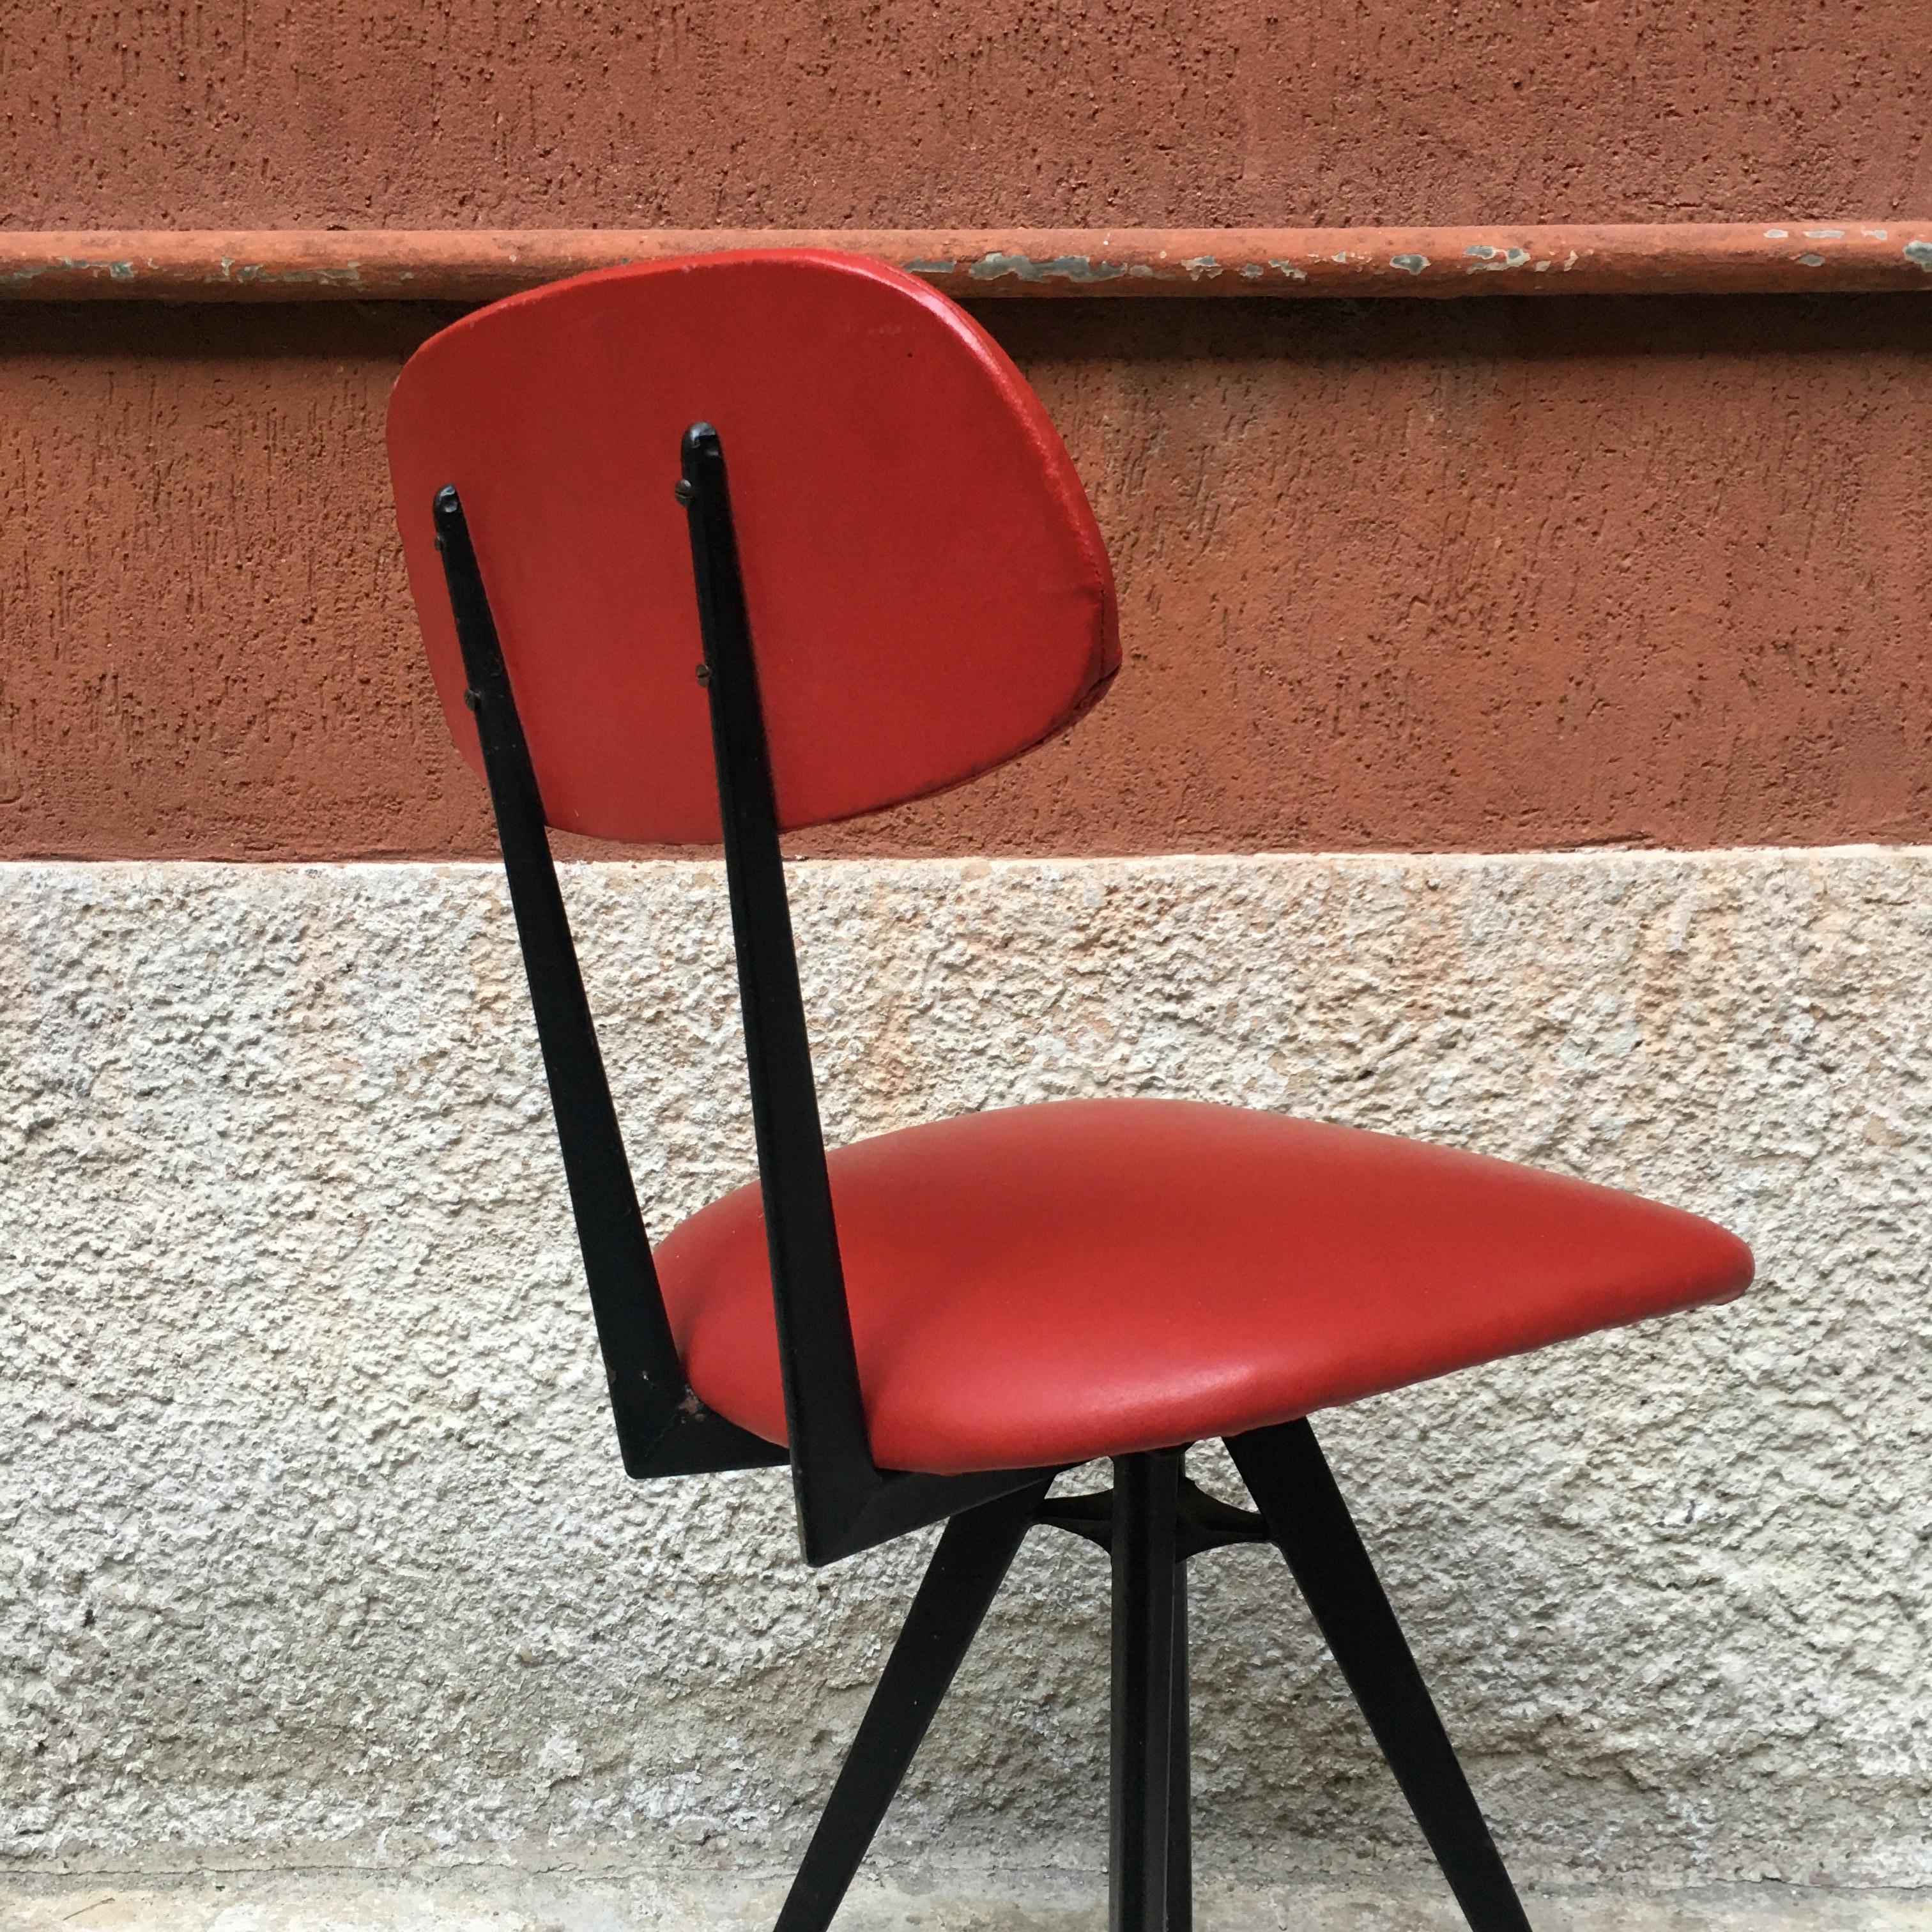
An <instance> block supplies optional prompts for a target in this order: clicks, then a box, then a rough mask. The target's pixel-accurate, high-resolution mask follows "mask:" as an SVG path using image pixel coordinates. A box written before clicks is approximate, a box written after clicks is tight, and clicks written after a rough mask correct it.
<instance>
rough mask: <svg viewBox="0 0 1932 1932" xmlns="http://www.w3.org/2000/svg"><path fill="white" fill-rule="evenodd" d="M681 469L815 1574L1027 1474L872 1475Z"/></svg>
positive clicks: (794, 1008) (778, 913) (819, 1142)
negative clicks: (817, 1568)
mask: <svg viewBox="0 0 1932 1932" xmlns="http://www.w3.org/2000/svg"><path fill="white" fill-rule="evenodd" d="M682 454H683V475H682V481H680V482H679V485H678V491H677V493H678V496H679V499H680V500H681V501H682V502H683V504H684V505H685V512H686V514H687V516H688V518H689V520H690V525H691V567H692V570H693V573H694V578H695V582H696V586H697V613H698V621H699V623H700V627H701V628H702V630H703V639H704V665H703V676H704V679H705V682H706V686H707V688H708V690H709V696H710V700H711V736H712V751H713V753H714V755H715V759H716V763H717V768H718V813H719V817H720V820H721V824H722V827H723V831H724V863H725V870H726V873H727V877H728V879H729V882H730V898H731V929H732V937H733V941H734V943H735V945H736V952H737V959H738V986H739V997H740V1000H741V1002H742V1008H743V1016H744V1026H745V1058H746V1061H747V1064H748V1070H749V1073H750V1076H751V1117H752V1124H753V1127H754V1131H755V1133H756V1135H757V1148H758V1174H759V1179H760V1185H761V1187H762V1189H763V1196H764V1208H765V1235H766V1243H767V1244H768V1247H769V1254H770V1259H771V1271H772V1301H773V1307H774V1310H775V1319H776V1322H777V1326H778V1358H779V1361H780V1363H781V1367H782V1372H783V1375H784V1401H785V1424H786V1428H787V1432H788V1433H789V1436H790V1442H791V1448H792V1481H793V1486H794V1488H795V1490H796V1495H797V1499H798V1511H799V1531H800V1534H801V1537H802V1541H803V1542H804V1545H805V1559H806V1560H807V1562H812V1563H825V1562H830V1561H832V1559H834V1558H835V1557H838V1556H846V1555H848V1554H850V1553H851V1552H853V1550H862V1549H864V1548H865V1547H867V1546H868V1544H873V1543H876V1542H880V1541H883V1539H884V1538H886V1537H889V1536H894V1535H898V1534H900V1533H901V1532H903V1531H904V1530H907V1529H916V1528H917V1527H918V1526H919V1525H920V1524H922V1523H931V1522H934V1521H936V1520H938V1518H939V1517H942V1516H947V1515H950V1514H953V1513H954V1512H955V1511H958V1510H960V1509H964V1508H968V1507H969V1506H971V1505H973V1504H974V1503H977V1502H983V1501H985V1500H986V1499H988V1498H989V1497H991V1496H998V1495H1001V1494H1004V1493H1006V1492H1007V1491H1008V1490H1014V1489H1017V1488H1019V1487H1021V1486H1022V1484H1027V1483H1031V1482H1035V1481H1038V1480H1039V1479H1040V1475H1041V1473H1042V1472H1040V1471H1038V1470H1014V1471H1002V1472H995V1473H992V1474H989V1475H978V1476H971V1477H952V1478H943V1477H933V1476H915V1475H900V1474H895V1473H892V1472H881V1471H880V1469H878V1468H877V1466H876V1465H875V1464H874V1462H873V1460H872V1454H871V1445H870V1443H869V1441H868V1437H867V1433H866V1428H865V1406H864V1403H863V1400H862V1396H861V1394H860V1390H859V1365H858V1358H857V1355H856V1351H855V1349H854V1348H853V1340H852V1322H851V1316H850V1310H849V1308H848V1306H847V1301H846V1295H845V1283H844V1272H843V1270H842V1268H841V1265H840V1262H839V1257H838V1227H837V1224H836V1223H835V1220H834V1219H833V1215H832V1187H831V1182H830V1179H829V1176H828V1175H827V1173H826V1164H825V1142H824V1136H823V1130H822V1128H821V1127H820V1121H819V1115H818V1095H817V1088H816V1086H815V1085H814V1081H813V1078H812V1070H811V1043H810V1040H809V1038H808V1034H807V1033H806V1030H805V1007H804V1002H803V1001H802V999H801V998H800V996H799V983H798V960H797V954H796V949H795V947H794V946H793V940H792V930H791V913H790V907H789V906H788V904H787V900H786V897H785V882H784V863H783V861H782V859H781V856H780V853H779V849H778V808H777V804H776V801H775V797H774V796H773V791H772V772H771V761H770V757H769V751H768V749H767V747H766V739H765V726H764V715H763V709H762V706H761V705H760V699H759V694H758V682H757V666H756V663H755V661H754V657H753V655H752V649H751V623H750V619H749V617H748V615H747V613H746V611H745V593H744V585H743V580H742V577H741V575H740V574H739V562H738V548H737V538H736V531H735V530H734V529H733V523H732V519H731V502H730V489H729V485H728V483H727V478H726V475H725V469H724V449H723V446H722V444H721V442H720V440H719V438H718V432H717V431H716V430H715V429H714V428H712V426H711V425H709V423H694V424H693V425H692V426H691V428H690V429H689V430H688V431H686V432H685V437H684V445H683V452H682Z"/></svg>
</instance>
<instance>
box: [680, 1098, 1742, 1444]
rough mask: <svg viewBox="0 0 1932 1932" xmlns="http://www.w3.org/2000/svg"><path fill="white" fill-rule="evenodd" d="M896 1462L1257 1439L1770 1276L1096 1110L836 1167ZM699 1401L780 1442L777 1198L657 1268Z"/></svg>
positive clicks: (1344, 1157) (1396, 1168)
mask: <svg viewBox="0 0 1932 1932" xmlns="http://www.w3.org/2000/svg"><path fill="white" fill-rule="evenodd" d="M831 1168H832V1199H833V1202H834V1203H835V1206H836V1208H837V1210H838V1241H839V1247H840V1250H841V1254H842V1256H843V1258H844V1265H845V1286H846V1292H847V1295H848V1297H849V1298H850V1303H851V1308H852V1321H853V1332H854V1339H855V1340H856V1343H857V1345H858V1350H859V1370H860V1379H861V1381H862V1384H863V1386H864V1389H865V1413H866V1420H867V1422H868V1425H869V1427H870V1431H871V1439H872V1446H873V1452H874V1454H875V1455H876V1456H877V1458H878V1459H879V1460H880V1463H882V1464H883V1465H884V1466H886V1467H889V1468H896V1469H924V1470H932V1471H937V1472H953V1471H956V1470H965V1469H1012V1468H1024V1467H1028V1466H1035V1465H1052V1464H1055V1463H1080V1462H1085V1461H1086V1460H1088V1459H1089V1458H1091V1457H1098V1456H1103V1455H1118V1454H1122V1453H1124V1452H1127V1451H1133V1450H1139V1449H1148V1448H1157V1447H1160V1446H1162V1445H1166V1444H1169V1443H1176V1442H1195V1441H1198V1440H1200V1439H1203V1438H1205V1437H1208V1436H1232V1435H1235V1434H1237V1433H1239V1432H1241V1430H1248V1429H1253V1428H1256V1427H1260V1426H1261V1425H1262V1424H1267V1423H1271V1422H1281V1421H1286V1420H1288V1419H1289V1418H1292V1417H1295V1416H1299V1415H1307V1414H1309V1413H1310V1412H1312V1411H1313V1410H1316V1409H1325V1408H1329V1407H1332V1406H1334V1405H1335V1404H1337V1403H1346V1402H1350V1401H1353V1400H1355V1399H1356V1398H1357V1397H1361V1396H1366V1395H1373V1394H1376V1393H1378V1392H1379V1391H1382V1390H1385V1389H1391V1388H1400V1387H1401V1386H1402V1385H1404V1384H1405V1383H1409V1382H1420V1381H1422V1380H1423V1379H1425V1378H1426V1377H1428V1376H1439V1375H1442V1374H1445V1373H1447V1372H1448V1370H1451V1369H1460V1368H1466V1367H1469V1366H1470V1365H1471V1364H1474V1363H1477V1362H1484V1361H1491V1360H1493V1358H1496V1357H1497V1356H1499V1355H1516V1354H1518V1353H1520V1352H1522V1351H1523V1350H1524V1349H1535V1348H1538V1347H1541V1346H1542V1345H1543V1344H1544V1343H1547V1342H1556V1341H1562V1340H1565V1338H1567V1337H1571V1336H1574V1335H1580V1334H1586V1333H1587V1332H1588V1331H1590V1330H1592V1329H1596V1328H1608V1327H1610V1326H1612V1325H1615V1324H1616V1323H1619V1322H1636V1321H1640V1320H1641V1319H1643V1317H1644V1316H1649V1315H1661V1314H1663V1313H1666V1312H1667V1311H1668V1310H1672V1309H1677V1308H1683V1307H1688V1306H1690V1305H1691V1304H1693V1303H1696V1302H1701V1301H1723V1300H1727V1299H1729V1298H1730V1297H1732V1296H1734V1295H1737V1294H1738V1293H1739V1292H1740V1291H1742V1289H1744V1287H1745V1286H1746V1284H1747V1283H1748V1282H1749V1281H1750V1280H1751V1251H1750V1250H1748V1248H1747V1247H1745V1244H1743V1243H1742V1241H1739V1240H1738V1239H1736V1237H1735V1236H1733V1235H1729V1234H1727V1233H1726V1232H1724V1229H1721V1228H1719V1227H1717V1226H1715V1225H1713V1224H1712V1223H1710V1222H1709V1221H1706V1220H1700V1218H1699V1217H1697V1216H1696V1215H1694V1214H1685V1213H1683V1212H1682V1211H1679V1210H1678V1209H1676V1208H1665V1207H1661V1206H1659V1205H1657V1204H1656V1203H1655V1202H1649V1201H1646V1200H1643V1199H1640V1198H1639V1197H1638V1196H1635V1195H1631V1194H1623V1193H1617V1192H1616V1191H1615V1190H1612V1189H1610V1188H1606V1187H1593V1186H1592V1185H1590V1184H1589V1183H1587V1182H1585V1181H1573V1180H1571V1179H1568V1178H1565V1177H1564V1176H1562V1175H1554V1174H1547V1173H1544V1172H1540V1171H1539V1170H1538V1169H1535V1168H1529V1167H1522V1166H1516V1165H1514V1164H1513V1163H1509V1162H1507V1161H1499V1160H1487V1159H1485V1158H1484V1157H1482V1156H1481V1155H1478V1154H1463V1153H1460V1152H1457V1151H1455V1150H1454V1149H1451V1148H1442V1147H1436V1146H1431V1145H1427V1144H1426V1143H1424V1142H1416V1141H1409V1140H1403V1139H1397V1138H1396V1137H1395V1136H1392V1135H1387V1134H1372V1133H1361V1132H1358V1131H1357V1130H1353V1129H1350V1128H1347V1127H1326V1126H1322V1125H1319V1124H1316V1123H1314V1122H1313V1121H1298V1120H1291V1119H1286V1118H1283V1117H1282V1116H1280V1115H1274V1114H1265V1113H1259V1112H1251V1111H1250V1110H1247V1109H1241V1108H1236V1107H1218V1106H1204V1105H1202V1104H1199V1103H1193V1102H1188V1101H1181V1100H1070V1101H1060V1102H1056V1103H1051V1104H1049V1105H1046V1106H1033V1107H1016V1108H1008V1109H1001V1110H1000V1111H998V1112H991V1113H985V1114H971V1115H965V1116H962V1117H961V1118H956V1119H953V1120H950V1121H940V1122H937V1123H935V1124H933V1125H932V1126H929V1127H911V1128H908V1129H907V1130H904V1131H903V1132H901V1133H891V1134H882V1135H880V1136H878V1137H877V1138H876V1139H871V1140H865V1141H860V1142H856V1143H855V1144H854V1145H852V1146H850V1147H847V1148H840V1149H838V1151H836V1152H835V1153H834V1154H832V1157H831ZM658 1271H659V1275H660V1278H661V1280H662V1283H663V1285H664V1297H665V1301H666V1303H667V1306H668V1307H669V1308H670V1314H671V1321H672V1325H673V1328H674V1329H675V1331H676V1334H677V1337H678V1340H679V1345H680V1346H681V1347H682V1350H683V1352H684V1355H685V1369H686V1372H687V1373H688V1375H689V1376H690V1378H691V1387H692V1388H694V1389H695V1390H696V1391H697V1393H698V1394H699V1395H700V1396H701V1397H703V1400H705V1401H706V1402H707V1403H709V1404H710V1405H711V1406H712V1407H713V1408H715V1409H718V1411H719V1412H721V1413H722V1414H724V1415H727V1416H729V1417H730V1418H731V1420H732V1421H734V1422H736V1423H738V1424H739V1425H741V1426H742V1427H745V1428H748V1429H750V1430H753V1431H754V1433H757V1434H758V1435H760V1436H766V1437H767V1438H769V1439H771V1440H772V1441H773V1442H782V1441H784V1426H785V1425H784V1398H783V1395H782V1394H781V1391H780V1388H779V1385H778V1349H777V1343H776V1340H775V1335H774V1332H773V1328H772V1290H771V1277H770V1274H769V1270H768V1268H767V1266H766V1257H765V1236H764V1223H763V1215H762V1214H761V1212H760V1208H759V1201H758V1190H757V1187H755V1186H751V1187H741V1188H739V1190H737V1191H736V1193H732V1194H729V1195H727V1196H725V1197H724V1199H722V1200H721V1201H718V1202H714V1203H713V1204H712V1205H711V1206H710V1207H709V1208H705V1209H703V1211H701V1212H700V1213H699V1214H695V1215H694V1216H693V1217H691V1219H690V1220H688V1221H686V1222H685V1223H683V1225H682V1226H680V1227H679V1228H678V1229H676V1231H675V1232H673V1233H672V1234H670V1235H669V1236H667V1238H665V1239H664V1241H662V1242H661V1244H659V1247H658Z"/></svg>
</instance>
